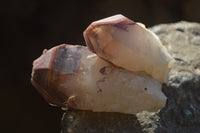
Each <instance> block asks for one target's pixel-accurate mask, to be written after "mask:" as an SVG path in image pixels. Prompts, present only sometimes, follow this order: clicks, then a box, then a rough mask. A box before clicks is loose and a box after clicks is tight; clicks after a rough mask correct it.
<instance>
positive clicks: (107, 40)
mask: <svg viewBox="0 0 200 133" xmlns="http://www.w3.org/2000/svg"><path fill="white" fill-rule="evenodd" d="M83 35H84V38H85V41H86V44H87V46H88V48H89V49H90V50H91V51H92V52H94V53H96V54H97V55H98V56H100V57H102V58H104V59H105V60H107V61H109V62H111V63H113V64H114V65H116V66H119V67H122V68H125V69H127V70H130V71H144V72H146V73H148V74H149V75H151V76H152V77H153V78H155V79H156V80H158V81H159V82H161V83H163V82H166V81H167V78H168V71H169V68H170V66H171V62H170V61H171V59H172V58H171V56H170V55H169V54H168V52H167V50H166V48H165V47H164V46H163V45H162V44H161V42H160V40H159V38H158V37H157V36H156V35H155V34H154V33H153V32H151V31H150V30H148V29H146V28H145V26H144V25H143V24H141V23H137V22H133V21H132V20H130V19H128V18H126V17H124V16H123V15H115V16H111V17H108V18H105V19H102V20H99V21H95V22H93V23H91V25H90V26H89V27H88V28H87V29H86V30H85V31H84V34H83Z"/></svg>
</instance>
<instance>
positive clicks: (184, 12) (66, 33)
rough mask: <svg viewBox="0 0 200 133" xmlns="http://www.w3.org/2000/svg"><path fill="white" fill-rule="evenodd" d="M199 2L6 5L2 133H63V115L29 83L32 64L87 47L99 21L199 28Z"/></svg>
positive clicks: (82, 0) (88, 0) (85, 0)
mask: <svg viewBox="0 0 200 133" xmlns="http://www.w3.org/2000/svg"><path fill="white" fill-rule="evenodd" d="M199 6H200V1H199V0H121V1H120V0H73V1H69V0H6V1H1V2H0V15H1V21H0V23H1V25H0V27H1V30H0V31H1V38H2V40H1V43H0V44H1V52H0V54H1V72H0V75H1V76H0V78H1V80H0V81H1V83H2V86H1V93H0V94H1V95H0V97H1V100H0V101H1V109H0V110H1V116H0V120H1V122H2V124H1V127H3V128H1V132H2V133H4V132H9V133H10V132H11V133H59V132H60V128H61V125H60V119H61V117H62V113H63V111H62V110H61V109H60V108H56V107H52V106H49V105H48V104H47V103H46V102H45V101H44V99H43V98H42V97H41V96H40V94H39V93H38V92H37V91H36V89H35V88H34V87H33V86H32V85H31V83H30V77H31V69H32V62H33V60H34V59H36V58H37V57H39V56H40V55H41V53H42V51H43V49H45V48H47V49H49V48H51V47H53V46H56V45H58V44H62V43H68V44H76V45H77V44H79V45H84V39H83V36H82V32H83V31H84V29H85V28H86V27H87V26H88V25H89V24H90V23H91V22H92V21H94V20H98V19H101V18H104V17H108V16H111V15H114V14H119V13H120V14H123V15H125V16H127V17H129V18H130V19H132V20H134V21H139V22H142V23H144V24H145V25H146V26H147V27H149V26H153V25H156V24H160V23H172V22H177V21H181V20H186V21H196V22H200V8H199Z"/></svg>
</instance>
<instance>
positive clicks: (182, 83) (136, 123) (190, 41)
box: [62, 22, 200, 133]
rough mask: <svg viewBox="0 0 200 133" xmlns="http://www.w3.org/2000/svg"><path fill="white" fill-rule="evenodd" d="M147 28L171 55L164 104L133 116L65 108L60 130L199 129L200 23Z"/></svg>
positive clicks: (166, 132) (170, 132) (173, 132)
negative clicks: (156, 110) (159, 107)
mask: <svg viewBox="0 0 200 133" xmlns="http://www.w3.org/2000/svg"><path fill="white" fill-rule="evenodd" d="M150 30H152V31H153V32H155V33H156V34H157V35H158V36H159V38H160V40H161V42H162V43H163V45H165V47H166V48H167V49H168V52H169V53H170V54H171V55H172V57H173V58H174V64H173V67H172V69H171V70H170V73H169V78H168V83H167V84H163V92H164V93H165V95H166V96H167V98H168V99H167V103H166V105H165V107H164V108H162V109H161V110H160V111H159V112H147V111H143V112H140V113H138V114H136V115H126V114H120V113H94V112H90V111H76V110H69V111H67V112H66V113H65V114H64V115H63V119H62V133H133V132H134V133H199V132H200V24H198V23H190V22H178V23H174V24H161V25H157V26H154V27H152V28H150Z"/></svg>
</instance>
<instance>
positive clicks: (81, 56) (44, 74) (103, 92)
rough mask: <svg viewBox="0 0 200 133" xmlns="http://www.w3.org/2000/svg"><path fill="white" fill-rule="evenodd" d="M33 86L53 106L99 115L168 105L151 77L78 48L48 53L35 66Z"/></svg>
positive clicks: (62, 46) (49, 51) (54, 50)
mask: <svg viewBox="0 0 200 133" xmlns="http://www.w3.org/2000/svg"><path fill="white" fill-rule="evenodd" d="M141 45H142V44H141ZM32 84H33V85H34V86H35V87H36V88H37V89H38V91H39V92H40V93H41V94H42V95H43V97H44V98H45V99H46V100H47V101H48V102H49V103H50V104H55V105H60V106H61V107H67V106H69V107H71V108H74V109H81V110H91V111H95V112H120V113H126V114H136V113H138V112H140V111H143V110H147V111H156V110H158V109H160V108H162V107H163V106H164V105H165V101H166V97H165V95H164V94H163V93H162V91H161V83H160V82H159V81H158V80H156V79H154V78H153V77H151V75H149V74H147V73H145V72H133V71H129V70H126V69H123V68H120V67H117V66H114V65H112V64H111V63H109V62H107V61H106V60H104V59H102V58H100V57H98V56H97V55H96V54H94V53H92V52H90V51H89V50H88V49H87V47H84V46H78V45H76V46H72V45H66V44H63V45H59V46H57V47H54V48H52V49H50V50H48V51H45V52H44V53H43V54H42V55H41V56H40V57H39V58H38V59H37V60H35V61H34V63H33V72H32Z"/></svg>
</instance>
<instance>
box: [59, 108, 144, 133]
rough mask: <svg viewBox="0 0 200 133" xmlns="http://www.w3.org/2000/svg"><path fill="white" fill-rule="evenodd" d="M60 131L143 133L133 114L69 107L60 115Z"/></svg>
mask: <svg viewBox="0 0 200 133" xmlns="http://www.w3.org/2000/svg"><path fill="white" fill-rule="evenodd" d="M62 133H143V131H142V127H141V125H140V122H139V121H138V120H137V117H136V116H135V115H129V114H121V113H113V112H112V113H111V112H92V111H84V110H74V109H69V110H67V111H66V113H64V114H63V117H62Z"/></svg>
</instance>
